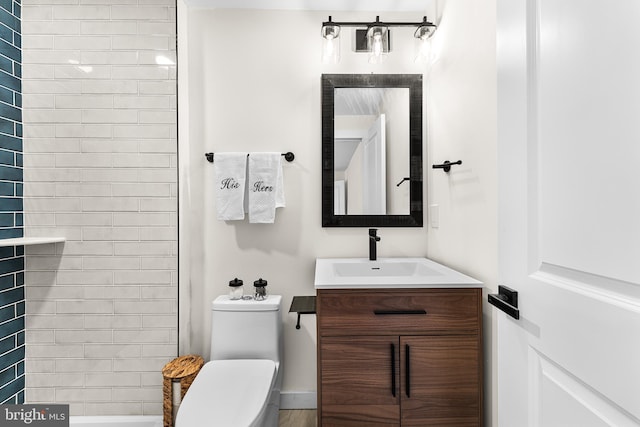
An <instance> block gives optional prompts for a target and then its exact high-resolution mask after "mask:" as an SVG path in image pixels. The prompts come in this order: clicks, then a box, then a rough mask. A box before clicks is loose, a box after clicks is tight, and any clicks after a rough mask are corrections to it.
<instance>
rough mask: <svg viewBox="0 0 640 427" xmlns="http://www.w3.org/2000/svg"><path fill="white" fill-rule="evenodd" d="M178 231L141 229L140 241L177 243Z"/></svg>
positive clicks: (167, 228)
mask: <svg viewBox="0 0 640 427" xmlns="http://www.w3.org/2000/svg"><path fill="white" fill-rule="evenodd" d="M177 236H178V230H177V229H176V228H175V227H163V228H159V227H155V228H153V227H149V228H147V227H145V228H141V229H140V240H142V241H175V240H176V238H177Z"/></svg>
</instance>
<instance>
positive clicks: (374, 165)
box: [362, 114, 387, 215]
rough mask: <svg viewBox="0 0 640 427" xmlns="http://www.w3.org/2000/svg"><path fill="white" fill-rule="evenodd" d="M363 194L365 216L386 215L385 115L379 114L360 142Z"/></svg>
mask: <svg viewBox="0 0 640 427" xmlns="http://www.w3.org/2000/svg"><path fill="white" fill-rule="evenodd" d="M362 143H363V144H364V145H363V151H362V172H363V177H362V180H363V184H362V185H363V194H362V211H363V213H364V214H365V215H385V214H386V213H387V160H386V159H387V156H386V128H385V115H384V114H380V115H379V116H378V118H377V119H376V120H375V122H373V124H372V125H371V126H370V127H369V130H368V132H367V136H366V137H365V138H364V140H363V141H362Z"/></svg>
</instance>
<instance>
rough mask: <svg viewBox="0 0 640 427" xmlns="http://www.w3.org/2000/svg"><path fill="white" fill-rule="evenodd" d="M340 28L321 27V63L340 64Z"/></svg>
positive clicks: (333, 26)
mask: <svg viewBox="0 0 640 427" xmlns="http://www.w3.org/2000/svg"><path fill="white" fill-rule="evenodd" d="M339 36H340V26H338V25H325V26H323V27H322V62H323V63H325V64H331V63H333V64H336V63H338V62H340V37H339Z"/></svg>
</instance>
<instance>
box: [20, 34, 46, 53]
mask: <svg viewBox="0 0 640 427" xmlns="http://www.w3.org/2000/svg"><path fill="white" fill-rule="evenodd" d="M22 48H23V49H33V50H36V49H38V50H39V49H42V50H49V49H53V36H50V35H46V36H43V35H35V36H30V35H25V34H23V35H22Z"/></svg>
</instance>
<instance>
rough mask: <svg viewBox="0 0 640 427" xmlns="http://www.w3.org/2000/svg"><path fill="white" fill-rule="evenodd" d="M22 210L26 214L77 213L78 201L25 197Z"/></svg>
mask: <svg viewBox="0 0 640 427" xmlns="http://www.w3.org/2000/svg"><path fill="white" fill-rule="evenodd" d="M24 209H25V211H27V212H79V211H80V209H81V203H80V199H74V198H64V199H61V198H55V199H54V198H51V197H47V198H36V197H26V198H25V199H24Z"/></svg>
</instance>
